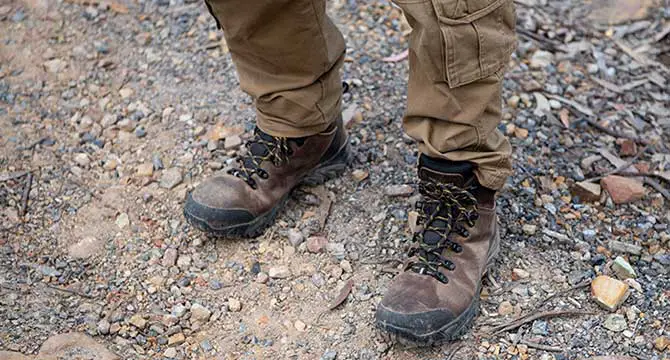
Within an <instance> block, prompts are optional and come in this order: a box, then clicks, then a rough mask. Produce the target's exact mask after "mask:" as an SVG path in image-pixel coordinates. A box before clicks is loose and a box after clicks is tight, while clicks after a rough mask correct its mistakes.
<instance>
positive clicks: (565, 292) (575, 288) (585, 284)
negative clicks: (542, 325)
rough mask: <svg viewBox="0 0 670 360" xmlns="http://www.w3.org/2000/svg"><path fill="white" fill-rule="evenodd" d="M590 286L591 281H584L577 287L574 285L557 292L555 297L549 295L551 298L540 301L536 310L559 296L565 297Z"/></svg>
mask: <svg viewBox="0 0 670 360" xmlns="http://www.w3.org/2000/svg"><path fill="white" fill-rule="evenodd" d="M589 285H591V279H588V280H584V281H582V282H580V283H579V284H577V285H574V286H572V287H570V288H567V289H565V290H562V291H559V292H557V293H555V294H553V295H549V296H548V297H546V298H545V299H544V300H542V301H540V303H539V304H538V305H537V307H536V309H537V308H540V307H542V305H544V304H546V303H547V302H548V301H549V300H551V299H553V298H555V297H557V296H559V295H565V294H567V293H569V292H571V291H573V290H577V289H581V288H583V287H587V286H589Z"/></svg>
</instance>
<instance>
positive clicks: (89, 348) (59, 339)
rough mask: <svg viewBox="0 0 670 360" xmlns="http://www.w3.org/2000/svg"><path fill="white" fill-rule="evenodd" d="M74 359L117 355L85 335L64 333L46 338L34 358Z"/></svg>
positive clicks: (106, 359)
mask: <svg viewBox="0 0 670 360" xmlns="http://www.w3.org/2000/svg"><path fill="white" fill-rule="evenodd" d="M75 359H96V360H118V359H119V357H118V356H116V354H114V353H112V352H111V351H109V350H107V349H106V348H105V347H104V346H102V345H101V344H98V343H97V342H96V341H95V340H93V339H92V338H91V337H89V336H87V335H84V334H80V333H66V334H60V335H56V336H52V337H50V338H49V339H47V341H45V342H44V344H42V347H41V348H40V352H39V354H38V355H37V357H36V358H35V360H75Z"/></svg>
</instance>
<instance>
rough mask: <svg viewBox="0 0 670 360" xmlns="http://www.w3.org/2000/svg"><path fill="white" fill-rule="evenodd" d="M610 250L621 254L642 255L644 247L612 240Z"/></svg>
mask: <svg viewBox="0 0 670 360" xmlns="http://www.w3.org/2000/svg"><path fill="white" fill-rule="evenodd" d="M610 250H612V251H614V252H619V253H626V254H632V255H640V254H641V253H642V246H638V245H635V244H629V243H627V242H623V241H618V240H610Z"/></svg>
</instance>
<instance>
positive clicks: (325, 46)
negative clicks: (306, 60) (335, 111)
mask: <svg viewBox="0 0 670 360" xmlns="http://www.w3.org/2000/svg"><path fill="white" fill-rule="evenodd" d="M310 4H311V5H312V12H314V17H315V18H316V24H317V27H318V28H319V35H320V36H321V42H322V43H323V46H322V47H321V49H322V51H324V52H325V53H326V54H325V58H326V59H327V58H328V44H327V42H326V36H325V35H324V34H323V26H322V21H321V20H322V19H321V18H319V12H318V9H317V8H316V5H315V4H314V0H312V1H310ZM328 70H329V69H328V64H326V63H324V64H323V73H324V74H325V73H327V72H328ZM322 76H323V75H322ZM317 81H318V82H319V86H320V87H321V96H320V97H319V101H317V102H316V104H314V106H315V107H316V109H317V110H318V111H319V114H321V118H322V119H323V121H327V119H326V114H325V113H324V112H323V109H321V106H319V102H320V101H321V100H323V99H325V98H326V90H325V87H324V84H323V79H322V78H319V79H318V80H317Z"/></svg>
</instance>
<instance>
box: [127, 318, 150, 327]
mask: <svg viewBox="0 0 670 360" xmlns="http://www.w3.org/2000/svg"><path fill="white" fill-rule="evenodd" d="M128 322H129V323H130V325H133V326H135V327H136V328H138V329H140V330H141V329H144V328H145V327H146V326H147V321H146V320H144V317H142V315H140V314H135V315H133V316H131V317H130V319H129V320H128Z"/></svg>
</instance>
